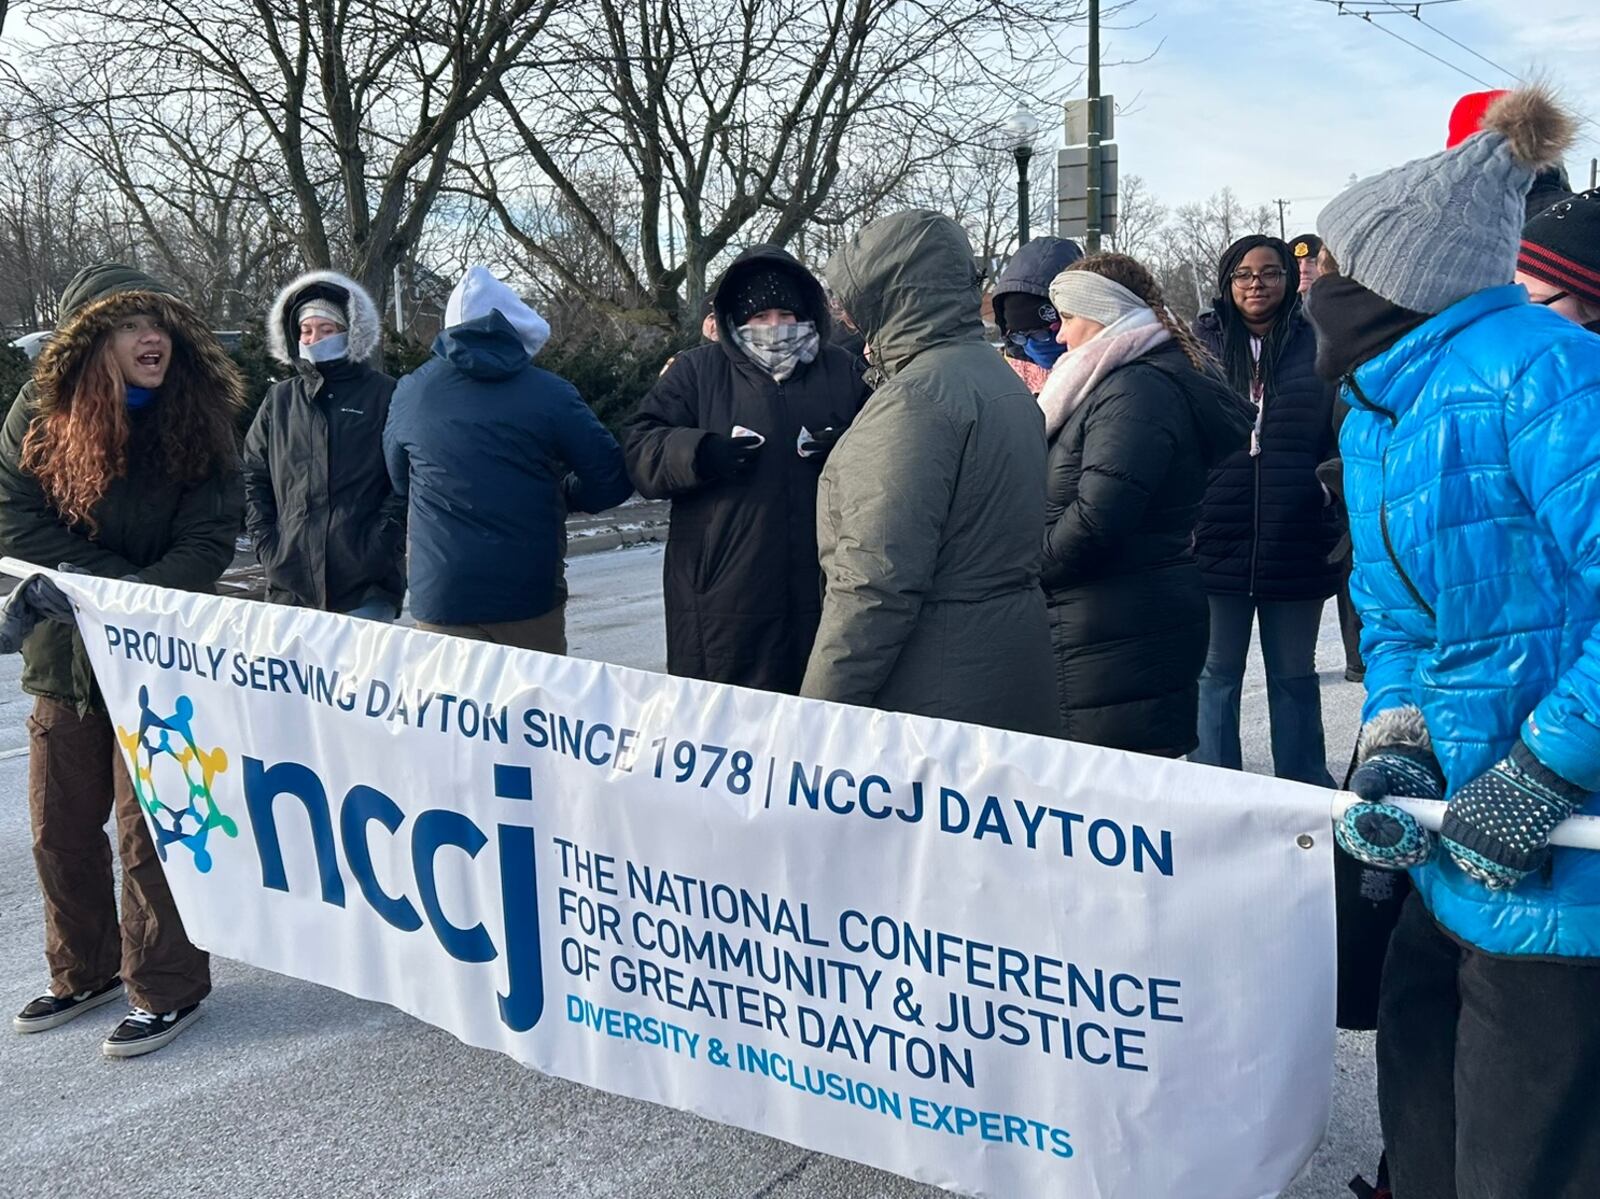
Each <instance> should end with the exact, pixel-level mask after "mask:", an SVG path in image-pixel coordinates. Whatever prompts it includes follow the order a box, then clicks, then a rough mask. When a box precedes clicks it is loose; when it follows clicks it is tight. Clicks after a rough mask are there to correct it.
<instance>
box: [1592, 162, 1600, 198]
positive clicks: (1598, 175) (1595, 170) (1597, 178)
mask: <svg viewBox="0 0 1600 1199" xmlns="http://www.w3.org/2000/svg"><path fill="white" fill-rule="evenodd" d="M1597 187H1600V158H1591V159H1590V160H1589V190H1590V191H1593V190H1594V189H1595V188H1597Z"/></svg>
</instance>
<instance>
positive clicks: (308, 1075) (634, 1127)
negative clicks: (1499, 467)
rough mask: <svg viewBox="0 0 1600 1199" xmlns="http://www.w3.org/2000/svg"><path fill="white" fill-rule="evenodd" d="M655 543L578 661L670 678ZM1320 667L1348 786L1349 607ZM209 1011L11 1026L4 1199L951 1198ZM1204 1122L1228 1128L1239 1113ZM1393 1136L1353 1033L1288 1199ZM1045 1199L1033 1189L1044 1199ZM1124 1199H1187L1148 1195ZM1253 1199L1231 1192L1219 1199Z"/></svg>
mask: <svg viewBox="0 0 1600 1199" xmlns="http://www.w3.org/2000/svg"><path fill="white" fill-rule="evenodd" d="M660 567H661V551H660V549H659V547H643V548H638V549H631V550H622V551H617V552H614V553H602V554H594V555H590V556H587V557H584V558H581V559H575V560H574V561H573V562H572V563H571V565H570V567H569V578H570V580H571V584H572V600H571V603H570V605H569V608H568V613H569V617H568V619H569V639H570V643H571V651H572V653H574V654H576V655H579V656H583V657H588V658H597V659H603V660H607V661H613V662H620V663H625V664H627V665H630V666H640V667H644V668H647V669H655V670H659V669H661V668H662V667H663V665H664V662H665V657H666V653H665V648H664V644H663V640H662V625H661V614H660ZM1318 664H1319V666H1320V667H1321V668H1322V672H1323V674H1322V678H1323V700H1324V709H1325V723H1326V725H1327V728H1328V748H1329V757H1330V759H1331V762H1330V768H1331V769H1333V770H1334V771H1335V772H1336V773H1338V772H1340V771H1342V769H1343V765H1344V761H1343V759H1344V757H1345V755H1346V754H1347V753H1348V750H1349V746H1350V743H1351V739H1352V738H1353V736H1354V733H1355V727H1356V722H1357V708H1358V705H1359V702H1360V697H1359V688H1357V687H1354V686H1352V685H1350V684H1347V683H1345V682H1343V681H1342V678H1341V674H1342V667H1343V662H1342V658H1341V656H1340V650H1339V641H1338V627H1337V623H1336V621H1335V618H1334V614H1333V606H1332V605H1331V604H1330V605H1329V607H1328V612H1327V615H1326V619H1325V621H1324V626H1323V637H1322V644H1321V649H1320V651H1319V658H1318ZM18 672H19V662H18V659H16V658H14V657H11V658H0V796H3V797H4V799H3V800H0V1002H3V1003H7V1004H10V1005H11V1008H10V1009H8V1011H7V1012H6V1013H5V1014H6V1015H9V1011H10V1010H14V1009H16V1008H20V1007H21V1006H22V1004H23V1003H24V1002H26V1001H27V1000H28V999H29V998H31V997H32V996H33V995H35V994H37V993H38V992H39V991H40V990H42V989H43V984H44V983H45V981H46V979H45V974H44V959H43V936H42V930H41V915H40V900H39V892H38V886H37V883H36V881H35V876H34V871H33V862H32V857H31V854H30V850H29V846H30V838H29V833H28V817H27V803H26V782H27V759H26V756H25V748H24V747H25V746H26V742H27V733H26V728H25V724H24V720H25V717H26V714H27V712H28V709H29V703H28V701H27V700H26V699H25V698H24V697H23V696H22V695H21V693H20V691H19V690H18V688H17V678H18ZM1244 724H1245V728H1246V737H1247V742H1246V745H1245V760H1246V765H1247V767H1248V768H1249V769H1252V770H1266V769H1267V768H1268V761H1267V753H1268V751H1267V748H1266V740H1267V737H1266V699H1265V693H1264V686H1263V683H1262V680H1261V677H1260V668H1259V662H1256V663H1254V664H1253V665H1252V677H1251V680H1250V681H1249V684H1248V686H1247V690H1246V693H1245V718H1244ZM213 973H214V978H215V983H216V991H215V993H214V995H213V996H212V998H211V999H209V1000H208V1001H207V1003H206V1007H205V1017H204V1019H202V1020H201V1021H200V1022H199V1023H198V1024H197V1025H196V1026H195V1027H194V1028H193V1029H192V1030H190V1031H189V1032H187V1033H186V1034H185V1035H184V1036H183V1037H182V1038H180V1039H179V1040H178V1041H176V1042H174V1043H173V1045H171V1046H170V1047H169V1048H167V1049H165V1050H163V1051H161V1052H160V1053H158V1054H155V1055H153V1056H151V1057H148V1058H142V1059H138V1060H136V1061H120V1062H119V1061H109V1060H106V1059H104V1058H102V1057H101V1055H100V1052H99V1043H100V1040H101V1039H102V1038H103V1037H104V1036H105V1035H106V1033H107V1032H109V1031H110V1029H111V1028H112V1026H113V1025H114V1024H115V1023H116V1020H117V1019H118V1014H119V1011H120V1009H117V1008H114V1007H106V1008H104V1009H101V1010H100V1011H98V1012H94V1013H91V1014H90V1015H88V1016H85V1017H84V1018H82V1019H80V1020H79V1021H77V1022H75V1023H73V1024H70V1025H67V1026H66V1027H64V1028H62V1029H59V1030H56V1031H53V1032H49V1033H44V1034H40V1035H35V1036H28V1037H21V1036H15V1035H12V1034H11V1033H10V1030H9V1028H6V1029H0V1080H3V1085H4V1092H3V1094H4V1100H5V1102H4V1107H3V1111H0V1195H3V1196H11V1195H15V1196H19V1197H21V1196H28V1197H29V1199H44V1197H47V1196H60V1197H62V1199H84V1197H86V1196H93V1197H95V1199H121V1197H123V1196H128V1197H131V1199H155V1197H157V1196H160V1197H163V1199H165V1197H168V1196H230V1197H231V1196H248V1197H249V1199H302V1197H303V1199H322V1197H325V1196H328V1197H331V1196H342V1197H354V1196H374V1197H378V1196H381V1197H383V1199H399V1197H402V1196H429V1197H432V1196H442V1197H455V1196H470V1197H472V1199H485V1197H487V1199H498V1197H501V1196H506V1197H510V1196H518V1197H541V1199H542V1197H545V1196H549V1197H551V1199H555V1197H558V1196H559V1197H561V1199H580V1197H585V1196H596V1197H600V1196H606V1197H621V1199H634V1197H642V1196H649V1197H651V1199H723V1197H742V1199H832V1197H839V1199H843V1197H846V1196H849V1197H855V1199H936V1197H937V1196H940V1195H943V1194H944V1192H941V1191H937V1190H934V1189H932V1188H929V1187H925V1186H920V1185H917V1184H914V1183H910V1182H907V1181H904V1180H902V1179H900V1178H898V1177H895V1176H893V1175H888V1174H884V1173H882V1172H879V1171H876V1170H870V1169H867V1168H865V1167H862V1166H858V1165H854V1164H852V1163H849V1162H845V1161H842V1160H839V1159H837V1158H831V1157H827V1156H824V1155H821V1154H816V1153H810V1152H807V1151H804V1150H800V1149H797V1148H795V1147H794V1146H792V1145H788V1144H785V1143H783V1142H780V1141H775V1140H772V1139H769V1138H766V1137H761V1136H756V1135H753V1134H750V1133H746V1132H741V1131H738V1130H735V1129H732V1128H727V1127H724V1126H721V1125H717V1124H712V1123H709V1122H707V1121H705V1120H702V1119H700V1118H698V1117H695V1116H691V1115H686V1114H683V1113H679V1112H674V1111H670V1110H667V1109H665V1108H661V1107H656V1106H653V1105H651V1104H646V1103H640V1102H636V1101H633V1100H627V1099H620V1098H616V1097H613V1096H610V1095H606V1094H604V1093H602V1092H599V1091H595V1090H591V1089H589V1088H586V1087H581V1086H577V1085H575V1084H572V1083H567V1082H562V1081H559V1080H557V1079H552V1078H546V1077H544V1076H542V1075H539V1074H536V1073H534V1072H533V1071H532V1070H528V1069H525V1068H524V1067H522V1066H519V1065H517V1064H516V1063H515V1062H512V1061H511V1060H510V1059H508V1058H504V1057H500V1056H498V1055H496V1054H492V1053H488V1052H484V1051H480V1050H476V1049H470V1048H468V1047H466V1046H464V1045H462V1044H461V1043H460V1042H458V1041H456V1040H455V1039H454V1038H453V1037H451V1036H450V1035H449V1034H448V1033H445V1032H441V1031H439V1030H438V1029H434V1028H431V1027H429V1026H427V1025H424V1024H421V1023H419V1022H418V1021H416V1020H413V1019H411V1018H410V1017H408V1016H404V1015H402V1014H401V1013H399V1012H397V1011H395V1010H393V1009H391V1008H388V1007H385V1006H382V1005H379V1004H373V1003H366V1002H362V1001H360V1000H356V999H351V998H348V997H346V996H344V995H341V994H338V993H337V992H334V991H329V990H325V989H323V988H321V987H316V986H313V985H311V984H309V983H302V982H297V981H294V980H291V979H288V978H283V977H280V976H278V975H273V974H269V973H266V972H265V971H261V970H256V969H253V968H251V967H247V966H242V965H239V964H238V963H235V962H229V961H223V960H214V962H213ZM1194 1118H1195V1119H1196V1120H1208V1119H1209V1120H1218V1121H1222V1120H1227V1119H1228V1118H1229V1113H1227V1112H1222V1111H1215V1112H1199V1111H1197V1112H1195V1113H1194ZM1378 1144H1379V1136H1378V1128H1377V1114H1376V1101H1375V1099H1374V1076H1373V1065H1372V1041H1371V1038H1370V1037H1369V1036H1365V1035H1360V1034H1342V1035H1341V1040H1340V1045H1339V1061H1338V1076H1337V1087H1336V1093H1335V1096H1334V1115H1333V1120H1332V1124H1331V1127H1330V1129H1329V1134H1328V1139H1327V1141H1326V1143H1325V1144H1324V1145H1323V1147H1322V1149H1321V1150H1320V1151H1319V1152H1318V1154H1317V1156H1316V1158H1315V1160H1314V1161H1313V1162H1312V1164H1311V1167H1310V1168H1309V1170H1308V1171H1307V1173H1306V1175H1305V1176H1303V1177H1302V1178H1301V1180H1300V1181H1299V1182H1298V1183H1297V1184H1296V1185H1295V1186H1294V1187H1292V1188H1291V1189H1290V1190H1289V1191H1287V1192H1285V1195H1286V1196H1288V1197H1292V1199H1329V1197H1334V1196H1341V1195H1344V1194H1345V1190H1344V1184H1345V1182H1346V1181H1347V1180H1348V1179H1349V1178H1350V1177H1351V1175H1352V1174H1354V1173H1356V1172H1357V1171H1366V1172H1368V1173H1370V1171H1371V1168H1372V1166H1373V1163H1374V1162H1375V1161H1376V1159H1377V1152H1378ZM1030 1199H1031V1197H1030ZM1121 1199H1167V1197H1157V1196H1129V1197H1121ZM1170 1199H1237V1189H1236V1188H1235V1187H1233V1186H1231V1185H1230V1183H1229V1180H1228V1179H1218V1180H1217V1186H1216V1189H1215V1191H1214V1192H1212V1193H1211V1194H1208V1195H1203V1196H1202V1195H1195V1196H1181V1197H1180V1196H1174V1197H1170Z"/></svg>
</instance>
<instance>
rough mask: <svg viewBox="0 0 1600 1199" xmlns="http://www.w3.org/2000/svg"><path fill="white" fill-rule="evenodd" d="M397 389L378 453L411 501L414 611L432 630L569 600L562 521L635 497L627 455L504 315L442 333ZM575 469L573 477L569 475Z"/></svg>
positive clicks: (536, 611)
mask: <svg viewBox="0 0 1600 1199" xmlns="http://www.w3.org/2000/svg"><path fill="white" fill-rule="evenodd" d="M433 353H434V357H433V358H432V359H430V360H429V361H428V362H427V363H425V364H424V365H423V366H422V367H420V368H419V369H418V370H416V371H413V372H412V373H411V374H409V375H407V376H406V377H405V378H403V379H401V380H400V383H399V385H398V386H396V388H395V392H394V399H393V401H391V403H390V406H389V422H388V424H387V426H386V427H385V428H384V432H383V452H384V457H385V458H386V459H387V461H388V464H389V477H390V480H391V481H392V482H393V483H394V487H395V490H396V491H398V492H399V493H400V494H401V495H406V494H408V493H409V495H410V522H409V523H410V533H411V558H410V581H411V611H412V612H413V614H415V616H416V618H417V619H418V620H422V621H426V622H427V623H429V624H498V623H501V622H503V621H512V620H531V619H533V618H534V617H536V616H542V615H544V614H545V613H546V612H548V611H550V609H552V608H553V607H555V605H556V604H558V603H561V602H562V601H564V600H565V599H566V588H565V583H564V579H563V572H562V567H561V564H562V558H563V557H564V556H565V552H566V544H567V539H566V516H567V512H568V510H569V509H570V510H572V511H576V512H603V511H605V510H606V509H607V508H612V507H615V506H616V505H617V504H620V503H622V501H623V500H625V499H627V498H628V496H630V495H632V494H633V484H632V483H630V482H629V481H628V474H627V470H626V468H625V466H624V465H623V461H622V450H621V448H620V447H619V446H618V445H617V443H616V440H615V439H614V438H613V437H612V436H611V434H610V433H608V432H606V429H605V426H604V425H602V424H601V423H600V421H599V419H598V418H597V417H596V416H595V414H594V412H593V410H592V409H591V408H590V407H589V406H588V405H587V404H585V403H584V402H583V399H582V397H581V396H579V395H578V393H577V391H576V390H574V388H573V386H572V384H570V383H568V382H567V381H566V380H565V379H563V378H561V377H560V376H559V375H553V374H551V373H550V372H549V371H547V370H541V369H539V368H538V367H536V366H534V365H533V363H532V362H531V361H529V359H528V351H527V350H526V349H525V348H523V344H522V342H521V340H520V339H519V338H518V336H517V334H516V332H515V331H514V330H513V329H512V327H511V325H510V323H509V322H508V321H507V320H506V319H505V317H503V316H501V315H500V313H498V312H491V313H490V314H489V315H488V316H485V317H480V318H478V319H477V320H471V321H467V322H465V323H463V324H460V325H455V326H453V327H451V328H449V329H446V330H445V331H444V332H443V333H441V334H439V336H438V338H437V340H435V342H434V345H433ZM569 472H570V473H569Z"/></svg>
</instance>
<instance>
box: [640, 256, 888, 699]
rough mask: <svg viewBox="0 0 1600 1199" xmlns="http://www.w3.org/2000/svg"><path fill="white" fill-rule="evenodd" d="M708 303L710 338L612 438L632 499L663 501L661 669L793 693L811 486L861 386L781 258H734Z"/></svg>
mask: <svg viewBox="0 0 1600 1199" xmlns="http://www.w3.org/2000/svg"><path fill="white" fill-rule="evenodd" d="M711 305H712V310H713V312H714V313H715V316H716V323H717V337H716V339H715V341H714V342H713V343H712V344H709V345H702V346H697V347H695V348H694V349H692V350H686V351H684V352H683V353H681V354H679V355H678V356H677V357H676V358H674V359H673V360H672V361H671V362H669V363H668V364H667V368H666V370H664V371H663V372H662V374H661V377H660V378H659V379H658V380H657V381H656V384H655V386H654V387H652V388H651V389H650V393H649V394H648V395H647V396H645V397H644V399H643V401H641V403H640V405H639V410H638V411H637V412H636V413H635V414H634V416H633V417H632V419H631V420H629V422H628V428H627V432H626V433H625V434H624V437H623V443H624V449H625V451H626V453H627V456H628V472H629V474H630V475H631V476H632V478H633V483H634V486H635V487H637V488H638V489H639V494H640V495H642V496H645V497H647V498H649V499H670V500H671V501H672V523H671V528H670V530H669V531H668V535H667V553H666V559H665V561H664V563H663V565H662V602H663V605H664V606H665V608H666V625H667V672H668V673H669V674H675V675H679V676H682V677H685V678H692V679H710V680H711V681H713V682H718V683H734V684H737V685H739V686H741V687H755V688H758V689H760V690H762V691H778V692H785V693H788V694H790V695H792V694H794V692H796V691H798V690H799V688H800V680H801V678H802V677H803V676H804V674H805V669H806V658H807V655H808V654H810V652H811V642H812V639H813V638H814V637H815V636H816V633H817V619H818V613H819V611H820V609H821V606H822V601H821V593H822V580H821V575H820V573H819V571H818V569H817V529H816V517H815V513H816V496H817V475H818V473H819V472H820V471H821V469H822V463H823V461H824V460H825V459H826V458H827V456H828V452H829V450H830V449H831V448H832V447H833V445H834V443H835V442H836V441H837V440H838V438H839V435H840V434H841V433H842V432H843V431H844V429H845V427H846V426H847V425H849V423H850V422H851V421H852V420H853V419H855V415H856V413H857V412H858V411H859V410H860V408H861V405H862V402H863V401H864V400H865V399H866V397H867V394H868V388H867V385H866V383H865V382H864V381H863V379H862V373H861V366H860V363H859V361H858V359H857V358H856V356H855V355H853V354H851V353H850V352H849V351H848V350H844V349H841V348H840V347H839V346H837V345H834V344H833V318H832V316H831V314H830V311H829V304H828V297H827V295H826V294H825V293H824V292H823V290H822V284H820V283H819V282H818V281H817V279H816V277H815V276H814V275H812V274H811V272H810V271H808V270H806V269H805V267H803V266H801V265H800V263H799V261H798V260H796V259H795V258H794V257H793V256H792V255H790V254H789V253H788V252H787V251H785V250H781V249H778V248H777V247H775V246H759V245H758V246H752V247H750V248H749V249H747V250H745V251H744V252H743V253H742V254H740V255H739V256H738V257H737V258H736V259H734V261H733V264H732V265H731V266H729V267H728V269H727V271H726V272H724V274H723V276H722V279H721V280H720V281H719V282H718V283H717V286H716V288H715V289H714V291H713V293H712V299H711Z"/></svg>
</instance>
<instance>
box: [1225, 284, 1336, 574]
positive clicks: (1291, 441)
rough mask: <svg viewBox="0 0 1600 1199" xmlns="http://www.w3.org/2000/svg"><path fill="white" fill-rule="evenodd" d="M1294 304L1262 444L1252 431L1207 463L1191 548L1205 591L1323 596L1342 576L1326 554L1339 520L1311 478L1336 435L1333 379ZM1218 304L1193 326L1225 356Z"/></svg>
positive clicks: (1273, 378) (1314, 337) (1269, 397)
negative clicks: (1326, 377) (1255, 445)
mask: <svg viewBox="0 0 1600 1199" xmlns="http://www.w3.org/2000/svg"><path fill="white" fill-rule="evenodd" d="M1288 302H1289V303H1294V304H1295V305H1296V311H1295V312H1294V314H1293V315H1292V317H1291V318H1290V322H1289V327H1288V329H1287V331H1286V332H1287V335H1286V336H1285V337H1284V339H1283V342H1282V346H1281V350H1280V352H1279V354H1278V358H1277V361H1276V362H1275V363H1274V366H1273V372H1272V375H1271V382H1270V385H1269V387H1268V390H1267V397H1266V406H1265V412H1264V414H1263V415H1262V418H1261V452H1260V454H1258V455H1255V456H1253V457H1252V456H1251V453H1250V447H1249V439H1248V437H1247V438H1246V439H1245V443H1244V444H1243V445H1241V447H1240V448H1239V449H1238V450H1237V451H1235V452H1234V453H1233V454H1230V455H1229V456H1228V457H1227V458H1225V459H1224V460H1223V461H1222V462H1221V463H1219V464H1218V465H1217V468H1216V469H1215V470H1214V471H1212V472H1211V482H1210V486H1208V487H1207V489H1206V498H1205V504H1204V507H1203V508H1202V509H1201V514H1200V522H1199V524H1198V525H1197V526H1196V528H1195V553H1196V554H1197V555H1198V557H1199V559H1200V569H1201V571H1202V572H1203V573H1204V575H1205V583H1206V591H1207V592H1209V593H1210V594H1212V595H1252V596H1255V597H1256V598H1257V599H1263V600H1310V599H1326V598H1327V597H1328V596H1330V595H1332V594H1333V593H1334V591H1335V589H1336V588H1337V587H1338V584H1339V567H1338V566H1337V565H1335V564H1334V563H1332V562H1330V561H1329V560H1328V556H1329V554H1330V553H1332V551H1333V547H1334V545H1335V543H1336V542H1337V541H1338V540H1339V527H1338V521H1337V519H1336V517H1335V514H1334V512H1333V510H1332V509H1331V508H1330V507H1329V506H1328V503H1327V500H1328V497H1327V495H1326V494H1325V493H1324V492H1323V489H1322V484H1321V483H1319V482H1318V481H1317V466H1318V464H1319V463H1321V462H1323V461H1325V460H1326V459H1328V458H1331V457H1332V456H1333V455H1334V454H1335V453H1336V452H1337V451H1336V450H1335V447H1334V443H1333V399H1334V393H1335V390H1336V389H1335V388H1334V386H1333V385H1331V384H1328V383H1324V382H1323V381H1322V380H1321V379H1319V378H1317V372H1316V369H1315V368H1316V360H1317V335H1316V332H1315V331H1314V330H1313V329H1312V327H1311V323H1310V322H1309V321H1308V320H1306V318H1305V315H1304V314H1303V313H1302V312H1300V311H1299V310H1298V309H1299V305H1298V302H1297V301H1295V300H1293V299H1291V300H1290V301H1288ZM1225 319H1227V318H1226V316H1225V315H1224V313H1223V311H1222V305H1221V304H1219V305H1218V307H1217V308H1216V309H1214V310H1213V311H1211V312H1207V313H1203V314H1201V317H1200V320H1199V321H1198V323H1197V324H1196V325H1195V332H1196V333H1197V334H1198V335H1199V337H1200V339H1201V341H1203V342H1205V343H1206V345H1207V347H1208V348H1209V349H1210V350H1211V352H1212V353H1213V354H1215V355H1216V356H1217V357H1218V358H1221V357H1222V343H1223V321H1224V320H1225Z"/></svg>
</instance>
